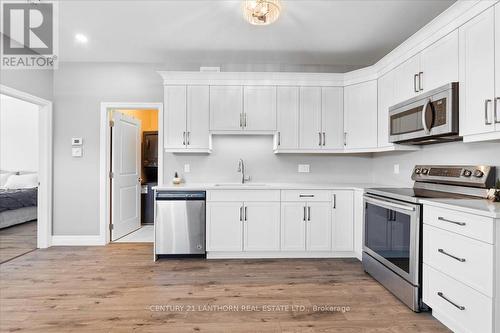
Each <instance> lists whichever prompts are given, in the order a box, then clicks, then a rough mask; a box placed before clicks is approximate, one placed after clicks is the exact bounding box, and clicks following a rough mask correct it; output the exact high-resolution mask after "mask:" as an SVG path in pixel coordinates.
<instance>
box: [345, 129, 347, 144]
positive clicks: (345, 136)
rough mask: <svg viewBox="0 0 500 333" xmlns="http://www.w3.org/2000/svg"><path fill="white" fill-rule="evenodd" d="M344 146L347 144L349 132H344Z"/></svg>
mask: <svg viewBox="0 0 500 333" xmlns="http://www.w3.org/2000/svg"><path fill="white" fill-rule="evenodd" d="M344 146H347V132H344Z"/></svg>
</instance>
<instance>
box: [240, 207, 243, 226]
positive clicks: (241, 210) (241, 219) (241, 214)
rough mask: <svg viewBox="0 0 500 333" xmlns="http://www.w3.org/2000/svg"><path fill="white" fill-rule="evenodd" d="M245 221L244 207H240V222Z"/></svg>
mask: <svg viewBox="0 0 500 333" xmlns="http://www.w3.org/2000/svg"><path fill="white" fill-rule="evenodd" d="M241 221H243V206H241V207H240V222H241Z"/></svg>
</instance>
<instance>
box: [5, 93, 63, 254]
mask: <svg viewBox="0 0 500 333" xmlns="http://www.w3.org/2000/svg"><path fill="white" fill-rule="evenodd" d="M0 93H1V94H3V95H7V96H10V97H13V98H17V99H20V100H22V101H25V102H29V103H32V104H35V105H38V107H39V118H38V119H39V120H38V126H39V133H38V140H39V144H38V183H39V184H38V203H37V248H40V249H43V248H47V247H49V246H51V245H52V187H53V184H52V181H53V180H52V175H53V170H52V165H53V158H52V149H53V147H52V140H53V132H52V117H53V113H52V109H53V106H52V102H51V101H49V100H46V99H43V98H40V97H37V96H34V95H31V94H29V93H26V92H23V91H20V90H17V89H14V88H10V87H7V86H5V85H2V84H0Z"/></svg>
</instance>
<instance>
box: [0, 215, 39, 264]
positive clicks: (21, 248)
mask: <svg viewBox="0 0 500 333" xmlns="http://www.w3.org/2000/svg"><path fill="white" fill-rule="evenodd" d="M36 228H37V222H36V221H30V222H25V223H21V224H18V225H14V226H11V227H8V228H4V229H0V264H1V263H3V262H6V261H8V260H11V259H12V258H15V257H18V256H20V255H22V254H25V253H27V252H30V251H33V250H35V249H36V246H37V240H36Z"/></svg>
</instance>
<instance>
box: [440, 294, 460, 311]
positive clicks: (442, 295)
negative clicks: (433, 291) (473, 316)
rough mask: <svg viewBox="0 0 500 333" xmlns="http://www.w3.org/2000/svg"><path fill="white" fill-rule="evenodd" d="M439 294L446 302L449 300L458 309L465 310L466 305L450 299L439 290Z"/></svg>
mask: <svg viewBox="0 0 500 333" xmlns="http://www.w3.org/2000/svg"><path fill="white" fill-rule="evenodd" d="M437 295H438V296H439V297H441V298H442V299H444V300H445V301H446V302H448V303H450V304H451V305H453V306H454V307H456V308H457V309H459V310H461V311H463V310H465V306H462V305H458V304H457V303H455V302H453V301H452V300H450V299H449V298H447V297H446V296H445V295H444V294H443V293H442V292H440V291H438V293H437Z"/></svg>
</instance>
